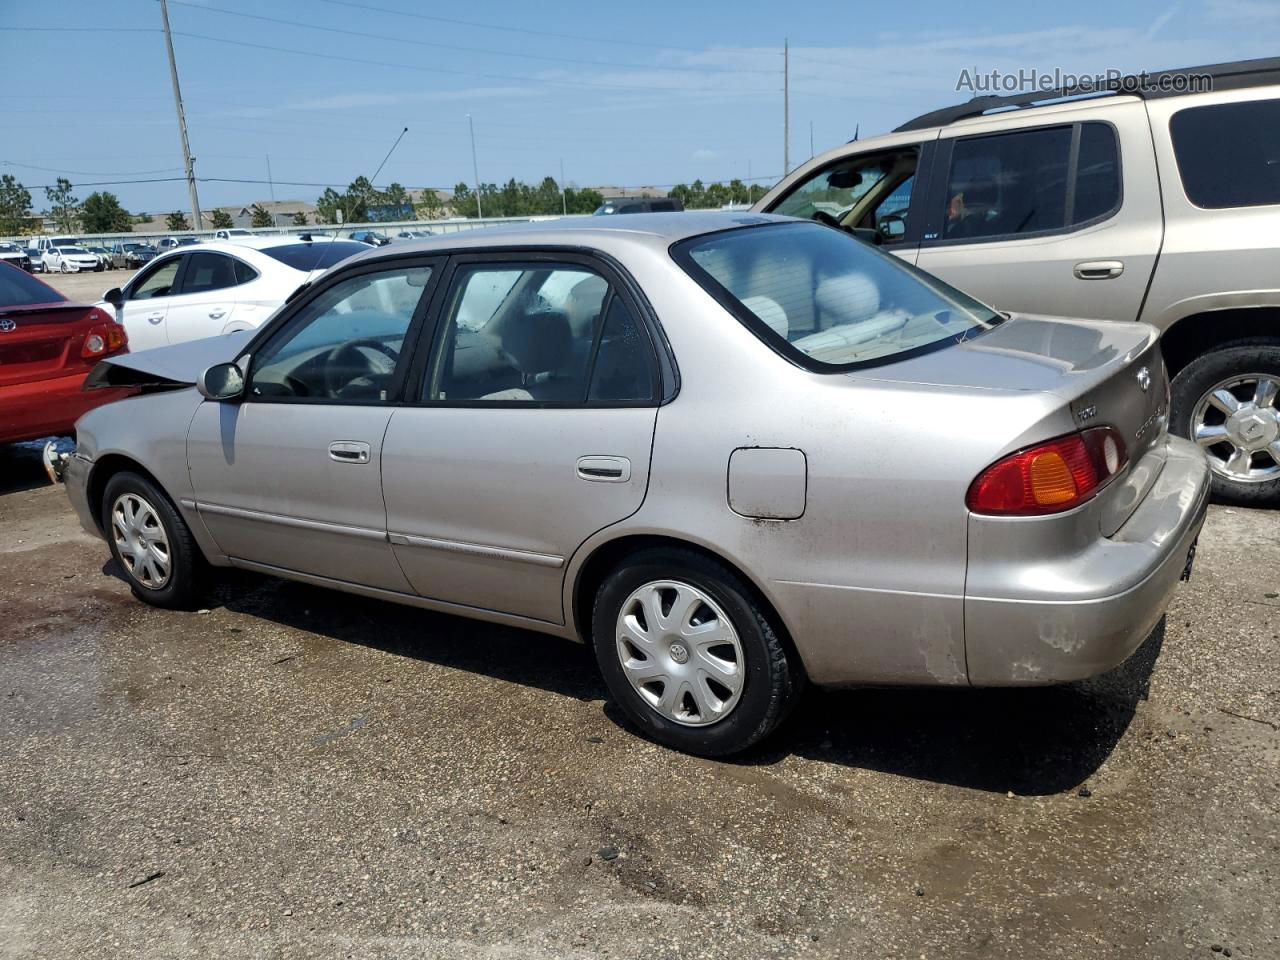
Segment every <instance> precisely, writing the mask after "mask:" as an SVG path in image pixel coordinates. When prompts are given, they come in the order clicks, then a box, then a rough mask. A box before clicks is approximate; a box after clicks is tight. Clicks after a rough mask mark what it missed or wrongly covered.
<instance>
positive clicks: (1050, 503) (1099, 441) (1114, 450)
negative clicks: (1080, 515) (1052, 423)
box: [965, 427, 1129, 516]
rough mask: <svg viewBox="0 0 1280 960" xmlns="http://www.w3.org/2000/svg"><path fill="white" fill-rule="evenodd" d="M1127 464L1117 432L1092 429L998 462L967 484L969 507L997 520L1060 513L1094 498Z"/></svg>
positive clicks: (1060, 438)
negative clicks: (1001, 517) (999, 518)
mask: <svg viewBox="0 0 1280 960" xmlns="http://www.w3.org/2000/svg"><path fill="white" fill-rule="evenodd" d="M1128 462H1129V451H1128V449H1127V448H1126V446H1125V442H1124V438H1123V437H1122V436H1120V433H1119V431H1117V430H1116V429H1115V428H1114V427H1094V428H1092V429H1090V430H1085V431H1083V432H1082V433H1073V434H1069V435H1068V436H1065V437H1058V438H1057V439H1056V440H1049V441H1047V442H1046V443H1041V444H1037V445H1036V446H1034V447H1028V448H1027V449H1026V450H1019V451H1018V452H1017V453H1011V454H1009V456H1007V457H1005V458H1004V459H1003V460H997V461H996V462H995V463H993V464H992V465H991V466H989V467H987V469H985V470H983V471H982V473H980V474H978V477H977V479H976V480H974V481H973V483H971V484H970V485H969V493H968V495H967V496H966V497H965V503H966V504H967V505H968V507H969V509H970V510H972V511H973V512H974V513H984V514H992V515H996V516H1036V515H1040V514H1046V513H1060V512H1061V511H1063V510H1070V509H1071V508H1072V507H1077V506H1079V505H1080V504H1082V503H1084V502H1085V501H1086V500H1088V499H1090V498H1091V497H1093V496H1094V495H1096V494H1097V493H1098V491H1099V490H1101V489H1102V488H1103V487H1105V486H1106V485H1107V484H1108V483H1110V482H1111V480H1112V478H1114V477H1115V475H1116V474H1117V473H1119V472H1120V471H1121V470H1123V469H1124V467H1125V464H1127V463H1128Z"/></svg>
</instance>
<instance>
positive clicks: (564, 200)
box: [560, 157, 569, 217]
mask: <svg viewBox="0 0 1280 960" xmlns="http://www.w3.org/2000/svg"><path fill="white" fill-rule="evenodd" d="M560 207H561V209H563V210H564V215H565V216H566V217H567V216H568V215H569V195H568V194H567V193H565V192H564V157H561V158H560Z"/></svg>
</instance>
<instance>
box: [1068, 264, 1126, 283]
mask: <svg viewBox="0 0 1280 960" xmlns="http://www.w3.org/2000/svg"><path fill="white" fill-rule="evenodd" d="M1071 272H1072V273H1074V274H1075V275H1076V279H1077V280H1114V279H1115V278H1116V277H1118V276H1120V274H1122V273H1124V261H1123V260H1085V261H1083V262H1081V263H1077V264H1076V266H1075V269H1074V270H1072V271H1071Z"/></svg>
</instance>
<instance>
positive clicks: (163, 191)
mask: <svg viewBox="0 0 1280 960" xmlns="http://www.w3.org/2000/svg"><path fill="white" fill-rule="evenodd" d="M169 16H170V22H171V25H172V27H173V30H174V31H175V37H174V46H175V49H176V52H177V57H178V68H179V72H180V76H181V80H182V88H183V95H184V98H185V100H186V105H187V119H188V124H189V127H190V132H191V144H192V152H193V153H194V154H195V155H196V157H197V161H196V171H197V175H198V176H201V177H221V178H239V179H249V180H266V178H267V157H268V155H269V156H270V164H271V172H272V176H273V177H274V179H275V181H277V183H276V186H275V191H274V192H275V196H276V198H278V199H304V200H312V201H313V200H314V199H315V197H316V196H317V195H318V194H319V192H320V190H321V189H322V188H321V187H314V186H300V185H290V184H288V183H287V181H301V182H305V183H333V184H335V185H337V186H339V187H341V186H342V185H345V184H346V183H348V182H349V181H350V180H352V179H353V178H354V177H355V176H357V175H359V174H366V175H368V174H371V173H372V172H373V169H374V168H375V167H376V166H377V164H378V163H379V161H380V160H381V159H382V157H383V155H384V154H385V153H386V151H387V149H388V147H390V145H391V143H392V141H393V140H394V139H395V137H396V135H397V134H398V133H399V131H400V130H401V128H403V127H405V126H407V127H408V128H409V132H408V134H406V136H405V138H404V140H403V142H402V143H401V144H400V147H399V148H398V149H397V151H396V153H395V154H394V156H393V157H392V158H391V160H390V161H389V162H388V163H387V165H386V167H385V168H384V170H383V172H382V174H381V175H380V176H379V177H378V184H379V185H383V184H385V183H388V182H390V181H392V180H396V181H399V182H401V183H403V184H404V185H406V186H410V187H416V186H428V185H429V186H438V187H452V186H453V184H455V183H457V182H458V181H460V180H470V179H471V153H470V141H469V139H468V130H467V119H466V115H467V114H468V113H470V114H473V115H474V117H475V127H476V145H477V152H478V155H479V167H480V176H481V179H482V180H485V181H496V182H501V181H503V180H505V179H507V178H509V177H513V176H514V177H517V178H519V179H524V180H536V179H539V178H541V177H543V176H546V175H551V176H555V177H557V179H558V178H559V169H560V162H561V160H562V159H563V161H564V165H565V174H566V178H567V179H568V181H569V182H570V183H571V184H577V185H584V186H585V185H595V184H617V185H641V184H658V185H667V184H672V183H677V182H682V181H683V182H688V181H691V180H693V179H694V178H701V179H703V180H704V181H711V180H718V179H719V180H724V179H729V178H732V177H740V178H743V179H746V178H747V177H748V175H750V176H752V177H755V178H757V179H761V180H762V182H770V181H771V180H772V179H774V178H776V177H777V176H778V175H779V174H780V173H781V170H782V152H783V151H782V76H781V69H782V56H781V51H782V43H783V39H784V38H788V39H789V40H790V43H791V51H792V59H791V67H792V78H791V86H792V98H791V121H792V126H791V159H792V164H793V166H794V165H795V164H796V163H798V162H799V161H801V160H803V159H805V158H807V157H808V156H809V143H810V123H812V125H813V141H814V147H815V149H816V150H817V151H819V152H821V151H822V150H824V149H827V148H829V147H831V146H834V145H835V144H838V143H841V142H843V141H845V140H848V139H849V138H850V137H851V136H852V134H853V131H854V128H855V126H860V127H861V131H862V133H863V135H864V136H865V135H867V134H871V133H875V132H881V131H884V130H888V129H891V128H892V127H893V126H895V125H897V124H898V123H900V122H902V121H903V120H905V119H907V118H909V117H911V116H914V115H916V114H918V113H921V112H924V111H925V110H929V109H932V108H934V107H938V106H942V105H945V104H948V103H952V102H956V101H959V100H964V99H967V97H968V96H969V94H968V93H967V92H964V93H957V92H956V80H957V77H958V76H959V75H960V72H961V70H963V69H965V68H968V69H970V70H978V71H983V72H985V71H990V70H992V69H999V70H1017V69H1020V68H1035V69H1039V70H1052V69H1054V68H1055V67H1057V68H1060V69H1063V70H1067V71H1071V72H1095V71H1103V70H1107V69H1110V68H1114V69H1118V70H1125V71H1131V70H1138V69H1143V68H1147V69H1160V68H1166V67H1175V66H1189V65H1194V64H1203V63H1214V62H1219V61H1223V60H1233V59H1242V58H1248V57H1260V56H1268V55H1275V54H1276V53H1277V51H1278V50H1280V48H1278V46H1277V41H1280V2H1277V0H1185V2H1182V3H1175V4H1169V3H1146V2H1126V3H1117V2H1115V0H1110V2H1096V0H1079V2H1075V3H1072V4H1053V5H1048V4H1030V3H1025V2H1002V3H990V2H987V3H975V2H965V3H959V2H954V0H947V2H939V0H922V2H912V0H900V2H898V3H890V4H871V3H854V2H852V0H847V2H843V3H841V2H808V3H803V4H796V5H788V4H777V3H768V4H766V3H756V2H745V0H733V2H727V0H700V2H689V0H686V2H683V3H674V2H667V0H652V2H649V3H644V4H637V3H628V4H621V3H600V2H598V0H596V2H587V0H557V2H554V3H546V2H544V3H529V2H527V0H525V2H511V0H473V2H471V3H467V4H458V3H430V2H417V3H415V2H413V0H275V2H272V0H266V2H264V0H169ZM264 18H265V19H264ZM159 22H160V12H159V5H158V3H157V2H156V0H59V2H58V3H56V4H48V3H44V4H37V3H27V2H20V0H0V63H2V64H4V68H5V71H4V72H5V73H6V75H7V76H8V78H9V79H10V81H11V82H10V83H8V84H6V85H5V88H4V91H3V96H2V97H0V172H4V173H12V174H15V175H17V176H18V178H19V179H20V180H21V181H22V182H23V183H25V184H27V185H28V186H29V187H33V186H36V185H39V184H44V183H49V182H52V180H53V178H54V177H56V176H58V175H59V172H61V171H68V172H67V173H66V174H65V175H66V176H67V177H68V178H69V179H70V180H72V181H73V182H74V183H76V184H77V185H78V186H77V193H78V195H79V196H80V197H81V198H83V197H84V196H85V195H87V194H88V193H89V192H91V191H92V190H94V189H110V190H113V191H114V192H116V193H117V194H118V195H119V196H120V198H121V201H122V202H123V203H124V204H125V206H126V207H128V208H129V209H131V210H134V211H143V210H145V211H167V210H172V209H177V208H182V207H185V206H186V205H187V199H186V188H185V184H184V183H181V182H173V183H151V184H143V183H136V184H119V185H116V186H108V187H96V186H89V185H88V183H89V182H90V181H97V180H134V179H145V178H149V177H168V176H177V175H179V174H180V172H181V171H180V169H179V168H180V167H181V162H182V161H181V152H180V148H179V143H178V135H177V129H176V122H175V119H174V110H173V102H172V97H171V94H170V88H169V77H168V66H167V61H166V59H165V54H164V45H163V39H162V36H161V34H160V33H159V32H158V28H159ZM48 27H53V28H56V29H55V30H53V31H49V32H46V31H43V30H30V29H19V28H48ZM71 28H76V29H71ZM105 28H112V31H115V32H110V31H108V30H107V29H105ZM320 28H323V29H320ZM228 41H231V42H228ZM267 48H280V49H267ZM285 51H297V52H285ZM38 168H39V169H38ZM270 192H271V191H270V188H269V187H268V185H267V184H266V183H263V184H261V185H258V184H237V183H203V184H201V186H200V197H201V203H202V205H204V206H206V207H208V206H215V205H224V204H232V203H241V202H251V201H255V200H263V199H268V198H269V195H270ZM32 193H33V195H35V201H36V204H37V206H38V207H43V206H44V196H43V193H42V192H40V191H38V190H34V189H33V190H32Z"/></svg>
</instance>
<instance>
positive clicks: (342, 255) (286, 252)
mask: <svg viewBox="0 0 1280 960" xmlns="http://www.w3.org/2000/svg"><path fill="white" fill-rule="evenodd" d="M368 249H369V247H368V246H367V245H366V244H363V243H356V242H355V241H354V240H315V241H313V242H311V243H306V242H305V241H304V242H301V243H286V244H284V245H282V246H279V247H264V248H263V249H262V251H261V252H262V253H265V254H266V255H267V256H268V257H271V258H273V259H275V260H279V261H280V262H281V263H283V264H284V265H285V266H288V267H293V269H295V270H302V271H303V272H310V271H312V270H327V269H328V268H329V267H332V266H333V265H334V264H335V263H339V262H341V261H343V260H345V259H347V257H350V256H354V255H355V254H357V253H364V252H365V251H366V250H368Z"/></svg>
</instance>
